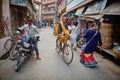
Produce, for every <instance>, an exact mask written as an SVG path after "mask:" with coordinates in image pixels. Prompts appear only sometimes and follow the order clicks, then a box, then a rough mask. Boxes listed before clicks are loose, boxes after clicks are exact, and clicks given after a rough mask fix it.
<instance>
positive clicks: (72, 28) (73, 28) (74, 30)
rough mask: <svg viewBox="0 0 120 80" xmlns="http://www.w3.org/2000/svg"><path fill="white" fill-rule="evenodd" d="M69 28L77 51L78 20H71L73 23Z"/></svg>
mask: <svg viewBox="0 0 120 80" xmlns="http://www.w3.org/2000/svg"><path fill="white" fill-rule="evenodd" d="M68 29H69V31H70V40H71V43H72V45H73V48H74V50H75V51H76V46H77V42H76V39H77V34H78V27H77V22H74V21H71V25H70V26H68Z"/></svg>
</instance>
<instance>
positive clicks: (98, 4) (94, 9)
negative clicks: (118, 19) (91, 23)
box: [84, 0, 107, 15]
mask: <svg viewBox="0 0 120 80" xmlns="http://www.w3.org/2000/svg"><path fill="white" fill-rule="evenodd" d="M106 3H107V0H98V1H95V2H94V3H91V4H89V5H88V7H87V9H86V11H85V13H84V14H85V15H89V14H90V15H91V14H92V15H96V14H97V15H98V14H100V12H102V11H103V9H104V8H105V5H106Z"/></svg>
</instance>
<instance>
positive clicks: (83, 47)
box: [81, 32, 97, 51]
mask: <svg viewBox="0 0 120 80" xmlns="http://www.w3.org/2000/svg"><path fill="white" fill-rule="evenodd" d="M96 35H97V32H96V33H95V34H94V35H93V36H92V38H91V39H90V40H89V41H88V42H87V43H85V44H83V45H82V47H81V50H82V51H84V50H85V47H86V46H87V45H88V44H89V43H90V42H91V41H92V39H93V38H94V37H95V36H96Z"/></svg>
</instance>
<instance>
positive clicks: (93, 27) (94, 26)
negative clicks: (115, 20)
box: [91, 23, 98, 31]
mask: <svg viewBox="0 0 120 80" xmlns="http://www.w3.org/2000/svg"><path fill="white" fill-rule="evenodd" d="M91 27H92V29H93V30H95V31H97V30H98V27H97V25H96V24H94V23H93V24H92V25H91Z"/></svg>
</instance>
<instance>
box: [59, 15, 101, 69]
mask: <svg viewBox="0 0 120 80" xmlns="http://www.w3.org/2000/svg"><path fill="white" fill-rule="evenodd" d="M57 25H58V34H61V35H62V36H66V35H67V36H69V37H70V38H69V39H70V41H71V43H72V45H73V48H74V50H75V51H76V47H77V45H78V42H79V41H80V38H81V36H82V38H83V40H84V41H85V43H84V46H83V47H82V48H83V49H81V50H82V52H81V53H80V62H81V63H82V64H83V65H85V66H87V67H93V66H96V65H97V61H96V60H95V58H94V56H93V52H94V51H95V50H96V48H97V46H98V44H99V46H100V49H102V41H101V35H100V32H99V30H98V27H97V25H96V24H95V23H92V25H91V26H90V28H89V29H88V30H86V32H85V33H81V32H80V27H81V26H80V25H79V24H78V21H77V19H75V17H74V16H72V17H66V16H63V17H62V21H60V22H57Z"/></svg>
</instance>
